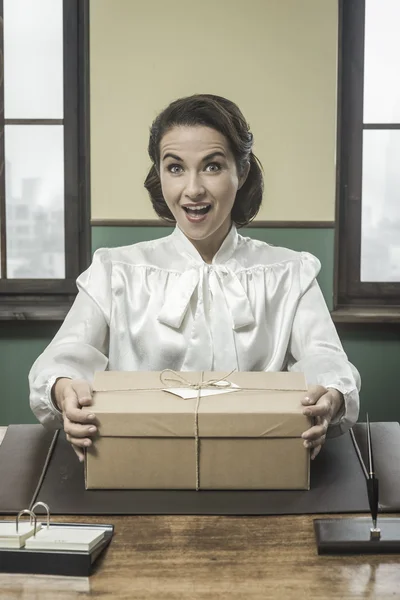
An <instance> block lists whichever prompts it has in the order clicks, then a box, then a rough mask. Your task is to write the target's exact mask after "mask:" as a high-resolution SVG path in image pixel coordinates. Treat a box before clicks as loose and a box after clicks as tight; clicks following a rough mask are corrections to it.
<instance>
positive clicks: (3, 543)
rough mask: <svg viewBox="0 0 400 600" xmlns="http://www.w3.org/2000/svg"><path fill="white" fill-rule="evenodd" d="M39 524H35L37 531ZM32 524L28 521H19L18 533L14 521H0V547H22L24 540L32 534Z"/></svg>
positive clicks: (37, 530) (37, 531)
mask: <svg viewBox="0 0 400 600" xmlns="http://www.w3.org/2000/svg"><path fill="white" fill-rule="evenodd" d="M40 528H41V524H40V523H38V524H37V525H36V533H39V530H40ZM33 534H34V525H33V524H31V523H28V522H23V523H19V525H18V533H17V528H16V524H15V522H4V521H3V522H1V521H0V548H22V547H23V546H24V544H25V543H26V540H27V539H28V538H29V537H31V536H33Z"/></svg>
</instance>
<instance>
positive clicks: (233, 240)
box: [172, 223, 238, 265]
mask: <svg viewBox="0 0 400 600" xmlns="http://www.w3.org/2000/svg"><path fill="white" fill-rule="evenodd" d="M172 239H173V242H174V244H175V247H176V249H177V250H178V252H179V253H182V254H185V255H186V256H188V257H190V258H191V259H192V260H194V261H195V262H197V263H202V264H204V260H203V258H202V257H201V255H200V253H199V252H198V250H196V248H195V247H194V245H193V244H192V242H191V241H190V240H188V238H187V237H186V235H185V234H184V233H183V231H182V230H181V229H180V228H179V227H178V225H176V227H175V230H174V231H173V232H172ZM237 244H238V232H237V229H236V226H235V224H234V223H232V226H231V228H230V230H229V233H228V235H227V236H226V238H225V239H224V241H223V242H222V244H221V247H220V248H219V250H218V252H217V253H216V254H215V256H214V258H213V259H212V263H211V264H213V265H215V264H223V263H226V262H227V261H228V260H229V259H230V258H231V257H232V255H233V253H234V252H235V250H236V247H237Z"/></svg>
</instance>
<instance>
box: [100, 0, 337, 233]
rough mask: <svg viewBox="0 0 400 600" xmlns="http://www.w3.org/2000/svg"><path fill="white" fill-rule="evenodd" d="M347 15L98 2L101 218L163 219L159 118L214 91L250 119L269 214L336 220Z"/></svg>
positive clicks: (286, 6)
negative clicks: (157, 191)
mask: <svg viewBox="0 0 400 600" xmlns="http://www.w3.org/2000/svg"><path fill="white" fill-rule="evenodd" d="M337 21H338V15H337V0H246V1H244V0H219V1H218V0H201V2H199V1H198V0H196V1H195V0H185V1H184V2H182V0H168V1H166V0H148V1H147V2H143V1H141V0H140V1H137V0H91V2H90V39H91V49H90V60H91V185H92V218H93V219H152V218H154V217H155V215H154V213H153V211H152V208H151V204H150V201H149V199H148V196H147V192H146V190H145V189H144V187H143V180H144V178H145V176H146V174H147V171H148V168H149V166H150V162H149V158H148V155H147V143H148V132H149V127H150V124H151V122H152V120H153V119H154V117H155V116H156V114H157V113H158V112H159V111H160V110H161V109H163V108H164V107H165V106H166V105H167V104H169V102H171V101H172V100H174V99H175V98H178V97H180V96H185V95H190V94H193V93H199V92H203V93H213V94H219V95H222V96H226V97H227V98H229V99H231V100H233V101H234V102H236V103H237V104H238V105H239V107H240V108H241V110H242V112H243V113H244V115H245V117H246V119H247V120H248V122H249V123H250V126H251V129H252V132H253V134H254V137H255V153H256V154H257V156H258V157H259V158H260V160H261V162H262V163H263V166H264V171H265V184H266V185H265V195H264V202H263V206H262V209H261V211H260V213H259V216H258V219H265V220H284V221H287V220H290V221H302V220H315V221H319V220H333V219H334V195H335V138H336V132H335V128H336V61H337Z"/></svg>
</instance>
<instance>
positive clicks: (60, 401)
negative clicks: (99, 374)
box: [52, 377, 97, 462]
mask: <svg viewBox="0 0 400 600" xmlns="http://www.w3.org/2000/svg"><path fill="white" fill-rule="evenodd" d="M52 397H53V400H54V402H55V404H56V406H57V407H58V408H59V410H60V411H61V412H62V414H63V424H64V431H65V434H66V438H67V440H68V441H69V442H70V443H71V444H72V447H73V449H74V450H75V452H76V454H77V456H78V458H79V460H80V461H81V462H82V461H83V459H84V452H83V448H88V447H89V446H90V445H91V444H92V440H91V439H90V437H91V436H93V435H94V434H95V433H96V431H97V427H96V424H95V423H96V416H95V415H94V414H91V413H89V414H88V413H87V412H86V411H82V407H83V406H90V405H91V404H92V402H93V400H92V392H91V389H90V385H89V384H88V382H87V381H85V380H83V379H68V378H66V377H61V378H60V379H57V381H56V383H55V384H54V386H53V390H52Z"/></svg>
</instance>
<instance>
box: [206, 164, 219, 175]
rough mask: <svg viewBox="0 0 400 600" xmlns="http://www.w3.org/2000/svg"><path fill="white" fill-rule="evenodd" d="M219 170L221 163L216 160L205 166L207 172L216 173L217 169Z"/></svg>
mask: <svg viewBox="0 0 400 600" xmlns="http://www.w3.org/2000/svg"><path fill="white" fill-rule="evenodd" d="M220 170H221V165H220V164H219V163H217V162H212V163H209V164H208V165H207V166H206V171H208V172H209V173H218V171H220Z"/></svg>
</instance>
